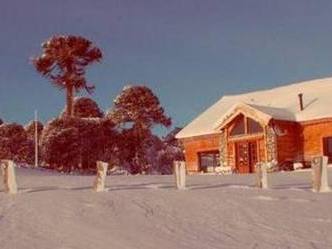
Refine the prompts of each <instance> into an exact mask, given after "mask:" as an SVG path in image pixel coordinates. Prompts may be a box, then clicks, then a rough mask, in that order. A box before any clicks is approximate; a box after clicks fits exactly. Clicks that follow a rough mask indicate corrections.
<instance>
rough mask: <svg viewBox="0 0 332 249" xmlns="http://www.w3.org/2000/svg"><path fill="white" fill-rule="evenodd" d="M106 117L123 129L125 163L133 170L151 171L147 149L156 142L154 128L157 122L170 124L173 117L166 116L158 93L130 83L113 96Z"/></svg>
mask: <svg viewBox="0 0 332 249" xmlns="http://www.w3.org/2000/svg"><path fill="white" fill-rule="evenodd" d="M107 118H109V119H110V120H112V122H113V123H115V124H117V125H118V128H119V129H120V131H121V130H122V132H121V134H122V136H123V139H121V140H122V142H120V149H121V152H122V161H123V163H127V164H129V170H130V171H131V173H143V172H147V171H149V169H150V168H151V165H150V163H149V159H148V156H147V154H148V153H147V149H148V148H150V147H151V145H152V144H151V143H152V142H153V139H152V133H151V129H152V128H153V126H155V125H162V126H165V127H169V126H170V125H171V118H169V117H168V116H166V114H165V111H164V108H163V107H162V106H161V105H160V102H159V99H158V97H157V96H156V95H155V94H154V93H153V92H152V91H151V90H150V89H149V88H148V87H146V86H127V87H125V88H124V89H123V90H122V92H121V93H120V95H119V96H118V97H117V98H116V99H115V100H114V106H113V108H112V109H111V110H110V111H109V113H108V114H107ZM121 144H122V145H123V146H121Z"/></svg>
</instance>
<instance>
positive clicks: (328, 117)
mask: <svg viewBox="0 0 332 249" xmlns="http://www.w3.org/2000/svg"><path fill="white" fill-rule="evenodd" d="M176 137H177V138H178V139H179V140H180V141H181V142H182V144H183V146H184V150H185V151H184V153H185V159H186V165H187V170H188V171H189V172H201V171H203V172H209V171H213V170H214V168H216V167H228V168H229V167H231V168H232V169H233V171H234V172H238V173H252V172H254V171H255V164H256V163H257V162H259V161H262V162H274V163H275V164H276V165H278V167H279V169H283V168H284V167H289V165H291V166H292V165H293V163H302V164H303V165H304V166H308V163H309V164H310V160H311V157H312V156H316V155H326V156H328V157H329V161H330V162H332V78H325V79H318V80H312V81H306V82H301V83H296V84H291V85H286V86H282V87H277V88H274V89H268V90H262V91H256V92H250V93H244V94H240V95H233V96H224V97H222V98H221V99H220V100H219V101H218V102H217V103H215V104H214V105H212V106H211V107H210V108H208V109H207V110H206V111H205V112H203V113H202V114H201V115H199V116H198V117H197V118H196V119H194V120H193V121H192V122H191V123H189V124H188V125H187V126H186V127H184V128H183V129H182V130H181V131H180V132H179V133H178V134H177V136H176ZM309 166H310V165H309Z"/></svg>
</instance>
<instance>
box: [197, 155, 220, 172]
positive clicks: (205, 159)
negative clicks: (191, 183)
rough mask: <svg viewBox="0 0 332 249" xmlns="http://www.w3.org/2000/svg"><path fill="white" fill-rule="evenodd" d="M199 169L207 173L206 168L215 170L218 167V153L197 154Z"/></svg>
mask: <svg viewBox="0 0 332 249" xmlns="http://www.w3.org/2000/svg"><path fill="white" fill-rule="evenodd" d="M198 156H199V162H200V169H201V170H203V171H208V168H215V167H217V166H219V165H220V160H219V151H211V152H201V153H199V154H198Z"/></svg>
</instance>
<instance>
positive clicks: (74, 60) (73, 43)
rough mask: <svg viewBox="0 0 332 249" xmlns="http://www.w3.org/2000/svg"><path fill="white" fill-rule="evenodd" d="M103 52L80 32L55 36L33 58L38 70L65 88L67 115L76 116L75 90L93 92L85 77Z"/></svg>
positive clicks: (61, 87)
mask: <svg viewBox="0 0 332 249" xmlns="http://www.w3.org/2000/svg"><path fill="white" fill-rule="evenodd" d="M101 58H102V52H101V50H100V49H99V48H97V47H95V46H94V45H93V44H92V42H91V41H89V40H87V39H85V38H83V37H80V36H72V35H68V36H62V35H61V36H53V37H51V38H50V39H49V40H47V41H46V42H44V43H43V44H42V54H41V55H40V56H38V57H36V58H34V59H33V64H34V66H35V68H36V70H37V71H38V72H39V73H40V74H41V75H43V76H44V77H46V78H47V79H49V80H51V82H52V83H53V84H54V85H55V86H57V87H59V88H60V89H65V90H66V101H67V103H66V104H67V105H66V108H67V110H66V115H67V116H73V113H74V112H73V100H74V94H75V91H79V90H81V89H85V90H86V91H87V92H88V93H91V92H92V91H93V89H94V86H93V85H89V84H88V83H87V81H86V78H85V69H86V67H87V66H88V65H90V64H92V63H94V62H99V61H100V60H101Z"/></svg>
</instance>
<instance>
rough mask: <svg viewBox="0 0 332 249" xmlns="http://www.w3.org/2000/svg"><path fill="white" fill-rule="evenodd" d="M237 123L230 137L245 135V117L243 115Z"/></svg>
mask: <svg viewBox="0 0 332 249" xmlns="http://www.w3.org/2000/svg"><path fill="white" fill-rule="evenodd" d="M235 122H236V124H235V126H234V127H233V129H232V131H231V134H230V135H231V136H235V135H241V134H244V132H245V129H244V117H243V115H241V116H240V117H239V118H238V119H237V120H236V121H235Z"/></svg>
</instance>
